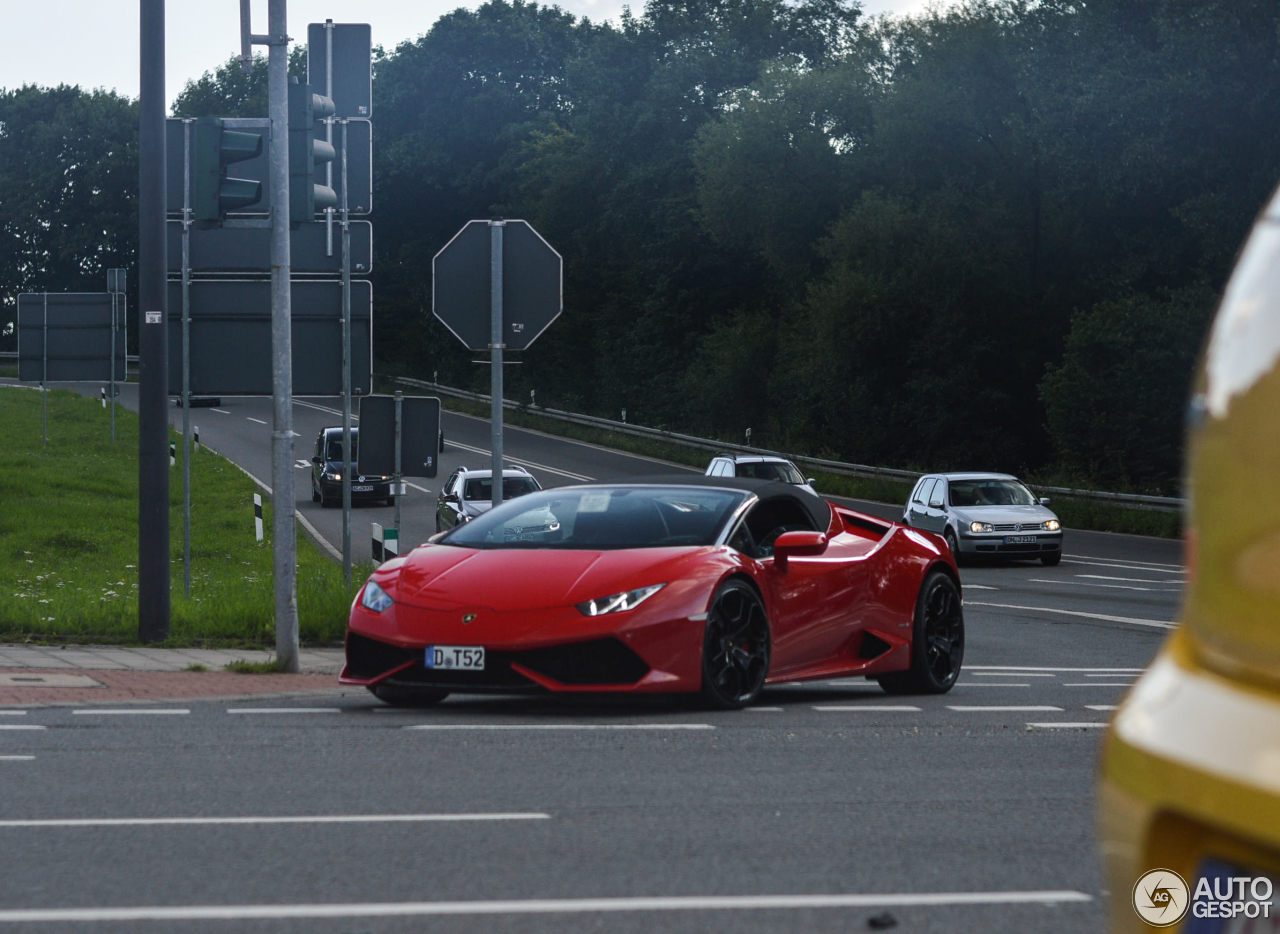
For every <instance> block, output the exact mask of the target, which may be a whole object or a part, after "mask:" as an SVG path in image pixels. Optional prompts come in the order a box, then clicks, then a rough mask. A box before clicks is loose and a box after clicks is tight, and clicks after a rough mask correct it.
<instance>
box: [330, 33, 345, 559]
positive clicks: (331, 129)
mask: <svg viewBox="0 0 1280 934" xmlns="http://www.w3.org/2000/svg"><path fill="white" fill-rule="evenodd" d="M324 52H325V55H324V96H325V97H327V98H329V100H333V20H331V19H327V20H325V21H324ZM346 132H347V129H346V127H345V126H344V127H343V128H342V133H343V136H342V140H343V142H342V154H343V155H342V157H343V159H344V160H345V159H346V151H347V144H346V139H347V137H346ZM324 139H325V142H326V143H328V144H329V145H330V146H332V145H333V117H326V118H325V121H324ZM324 183H325V185H326V186H328V187H329V188H332V187H333V163H332V162H326V163H325V164H324ZM345 192H346V186H345V185H344V186H343V203H344V204H345V203H346V200H345V199H346V193H345ZM324 255H325V256H332V255H333V208H325V209H324ZM343 553H344V554H348V553H349V552H343ZM344 567H345V565H344ZM347 583H348V584H350V583H351V574H350V571H349V570H348V573H347Z"/></svg>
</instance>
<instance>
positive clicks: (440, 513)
mask: <svg viewBox="0 0 1280 934" xmlns="http://www.w3.org/2000/svg"><path fill="white" fill-rule="evenodd" d="M457 486H458V471H456V470H455V471H454V472H453V473H451V474H449V479H448V480H446V481H445V482H444V486H442V487H440V495H439V496H438V497H436V524H437V525H438V526H439V527H440V529H441V530H442V531H447V530H448V529H451V528H453V527H454V526H455V525H457V524H458V520H457V513H456V512H455V511H454V509H453V508H452V505H451V502H450V497H452V496H455V495H456V491H457Z"/></svg>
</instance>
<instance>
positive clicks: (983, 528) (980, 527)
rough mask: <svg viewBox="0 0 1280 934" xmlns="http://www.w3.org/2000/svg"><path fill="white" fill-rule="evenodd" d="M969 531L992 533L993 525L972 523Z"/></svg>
mask: <svg viewBox="0 0 1280 934" xmlns="http://www.w3.org/2000/svg"><path fill="white" fill-rule="evenodd" d="M969 531H970V532H990V531H992V527H991V523H990V522H970V523H969Z"/></svg>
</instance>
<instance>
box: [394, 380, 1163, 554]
mask: <svg viewBox="0 0 1280 934" xmlns="http://www.w3.org/2000/svg"><path fill="white" fill-rule="evenodd" d="M388 385H392V384H388ZM395 385H398V384H395ZM379 388H380V390H381V389H382V387H379ZM390 391H392V392H394V391H395V390H394V388H392V389H390ZM441 404H442V405H443V406H444V407H445V408H446V409H448V410H449V411H452V412H462V413H464V414H467V415H475V416H478V417H480V418H488V417H489V406H488V405H487V404H485V403H483V402H472V401H471V400H469V399H456V398H452V397H449V396H441ZM505 420H506V422H507V424H510V425H516V426H518V427H520V428H532V429H534V430H535V431H541V432H544V433H545V434H549V435H554V436H556V437H558V438H573V439H575V440H577V441H586V442H588V443H590V444H598V445H600V446H601V447H606V448H612V449H614V450H618V451H627V452H629V453H631V454H639V455H642V456H644V457H656V458H658V459H660V460H665V461H671V462H673V463H677V464H686V465H688V466H690V467H697V468H699V469H704V468H705V467H706V466H707V463H708V462H709V461H710V460H711V457H712V455H711V452H709V451H704V450H702V449H700V448H693V447H687V446H685V445H681V444H672V443H670V442H666V441H658V440H654V439H650V438H637V437H635V436H634V435H624V434H622V433H620V432H616V431H609V430H608V429H603V428H592V427H589V426H586V425H575V424H573V423H572V422H562V421H560V420H558V419H553V418H547V417H546V416H542V415H537V414H535V413H533V412H531V411H528V410H527V409H524V408H520V409H508V410H507V411H506V413H505ZM809 476H812V477H813V478H814V480H815V481H817V482H816V483H815V485H814V488H815V489H816V490H817V491H818V492H819V493H823V494H825V495H827V496H843V497H847V498H849V499H862V500H870V501H872V502H876V503H890V504H893V505H899V504H902V503H906V501H907V496H908V495H910V493H911V487H912V484H910V483H899V482H897V481H894V480H873V479H868V478H863V477H849V476H845V475H843V474H833V473H824V472H822V471H817V472H810V473H809ZM1050 485H1051V486H1052V485H1054V484H1050ZM1033 488H1034V485H1033ZM1052 509H1053V511H1054V512H1056V513H1057V514H1058V517H1059V518H1060V519H1061V520H1062V524H1063V526H1064V527H1066V528H1067V529H1068V530H1069V529H1088V530H1093V531H1099V532H1124V533H1128V534H1130V535H1151V536H1156V537H1159V538H1180V537H1181V536H1182V517H1181V516H1180V515H1179V514H1177V513H1168V512H1155V511H1152V510H1148V509H1125V508H1123V507H1121V506H1113V505H1111V504H1109V503H1102V502H1095V501H1090V500H1068V499H1063V498H1061V497H1056V498H1054V499H1053V505H1052Z"/></svg>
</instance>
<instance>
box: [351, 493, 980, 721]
mask: <svg viewBox="0 0 1280 934" xmlns="http://www.w3.org/2000/svg"><path fill="white" fill-rule="evenodd" d="M963 655H964V616H963V609H962V607H961V602H960V578H959V574H958V573H957V571H956V566H955V561H954V560H953V559H952V556H951V552H950V549H948V548H947V545H946V543H945V542H944V541H943V540H942V539H941V538H939V537H938V536H936V535H932V534H931V533H928V532H921V531H918V530H915V529H910V528H907V527H905V526H902V525H898V524H895V523H892V522H888V521H884V520H881V519H875V518H872V517H870V516H865V515H861V514H859V513H856V512H852V511H850V510H847V509H844V508H842V507H839V506H833V505H831V504H830V503H827V502H826V501H825V500H822V499H819V498H818V497H816V496H813V495H812V494H810V493H808V492H806V491H805V490H803V489H800V488H798V487H795V486H791V485H789V484H784V483H778V482H775V481H765V480H748V479H729V478H724V477H696V478H683V477H682V478H678V479H670V480H667V479H664V480H662V481H658V482H654V481H645V482H637V483H617V484H593V485H590V486H570V487H558V488H554V489H549V490H543V491H541V492H538V493H532V494H529V495H527V496H522V497H520V498H519V499H516V500H512V501H510V502H507V503H504V504H503V505H502V506H499V507H498V508H496V509H493V510H491V511H489V512H487V513H484V514H483V515H481V516H479V517H477V518H476V519H473V520H472V521H471V522H468V523H466V524H465V525H460V526H458V527H457V528H454V529H452V530H451V531H449V532H446V533H443V534H441V535H437V536H435V537H433V538H432V540H431V541H430V542H429V543H428V544H426V545H423V546H421V547H419V548H415V549H414V550H413V551H411V552H409V553H408V554H407V555H404V556H403V557H400V558H397V559H395V560H393V561H389V562H387V563H386V564H384V565H382V566H381V567H380V568H378V569H377V570H376V571H375V572H374V573H373V575H372V576H371V577H370V578H369V580H368V581H367V582H366V583H365V585H364V588H363V589H362V590H361V591H360V595H359V596H358V597H357V598H356V601H355V603H354V605H353V606H352V608H351V619H350V623H349V626H348V632H347V663H346V667H345V668H344V669H343V672H342V681H343V682H344V683H346V684H360V685H365V686H367V687H368V688H369V690H371V691H372V692H373V693H374V694H375V695H376V696H377V697H379V698H381V699H382V700H384V701H387V702H389V703H400V704H428V703H434V702H437V701H439V700H442V699H443V698H444V697H446V696H447V695H448V694H450V693H452V692H461V693H468V694H478V693H540V692H546V691H553V692H554V691H591V692H600V691H630V692H645V693H652V692H688V693H696V692H699V691H700V692H701V693H702V695H703V697H704V698H705V699H706V701H707V702H708V703H709V704H711V705H712V706H715V707H720V708H736V707H742V706H745V705H747V704H750V703H751V702H753V701H754V700H755V699H756V698H757V697H758V696H759V695H760V692H761V690H763V688H764V686H765V685H766V684H778V683H782V682H786V681H804V680H809V679H814V678H831V677H836V676H848V675H853V676H858V675H865V676H866V677H868V678H874V679H876V680H878V681H879V682H880V684H881V686H882V687H884V688H885V690H888V691H891V692H895V693H908V692H916V693H942V692H944V691H947V690H950V688H951V686H952V685H953V684H955V681H956V677H957V676H958V675H959V673H960V664H961V660H962V658H963Z"/></svg>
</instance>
